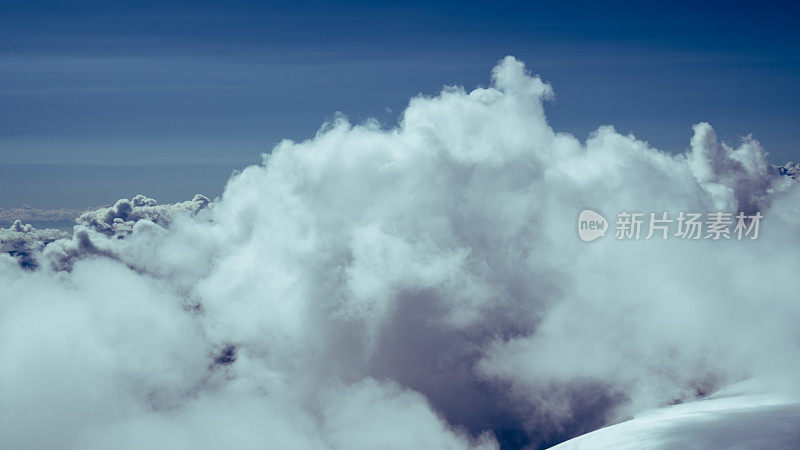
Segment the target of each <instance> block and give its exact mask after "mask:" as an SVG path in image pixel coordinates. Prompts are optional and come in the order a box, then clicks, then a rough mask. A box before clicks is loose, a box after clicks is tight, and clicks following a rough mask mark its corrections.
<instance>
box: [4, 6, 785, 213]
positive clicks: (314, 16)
mask: <svg viewBox="0 0 800 450" xmlns="http://www.w3.org/2000/svg"><path fill="white" fill-rule="evenodd" d="M797 13H798V8H797V7H796V6H792V5H790V4H779V3H770V2H755V3H741V2H729V3H726V4H725V5H719V6H712V5H698V4H695V3H689V2H663V3H653V4H648V5H642V4H639V3H634V2H631V3H617V4H614V5H609V4H606V3H599V2H586V3H581V2H541V3H539V2H519V3H503V2H492V3H479V2H469V1H467V2H438V3H435V4H430V3H428V2H403V3H383V2H335V3H334V2H246V1H234V2H205V1H199V2H175V1H168V2H150V1H145V2H106V1H96V2H86V1H84V2H60V1H48V2H30V1H26V2H15V1H6V2H3V3H2V4H0V208H14V207H20V206H22V205H24V204H27V205H31V206H32V207H35V208H43V209H48V208H85V207H90V206H97V205H103V204H111V203H113V202H114V201H115V200H116V199H118V198H121V197H128V198H130V197H132V196H134V195H136V194H140V193H141V194H145V195H148V196H149V197H153V198H156V199H158V200H159V201H162V202H174V201H180V200H188V199H191V198H192V196H193V195H194V194H195V193H202V194H205V195H207V196H209V197H212V198H213V197H214V196H217V195H219V194H220V193H221V192H222V189H223V187H224V185H225V182H226V180H227V179H228V178H229V177H230V175H231V174H232V173H233V172H234V171H236V170H240V169H243V168H244V167H246V166H248V165H251V164H254V163H258V162H260V161H261V154H263V153H266V152H269V151H271V149H272V148H273V147H274V146H275V145H276V144H277V143H279V142H280V141H281V140H282V139H287V138H288V139H293V140H305V139H309V138H312V137H313V136H314V134H315V132H316V131H317V130H318V129H319V128H320V126H321V125H322V124H323V123H324V122H325V121H328V120H331V119H333V118H334V117H336V114H338V113H341V114H344V115H345V116H347V117H348V118H349V119H350V120H351V121H353V122H355V123H360V122H363V121H364V120H366V119H368V118H375V119H377V120H378V121H379V122H380V123H381V124H382V126H384V127H386V128H391V127H393V126H395V125H396V123H397V120H398V119H399V118H400V115H401V114H402V112H403V110H404V109H405V107H406V105H407V104H408V101H409V99H410V98H411V97H413V96H416V95H419V94H423V95H427V96H433V95H436V94H438V92H439V91H440V90H441V89H442V87H443V86H445V85H460V86H464V87H465V88H466V89H468V90H470V89H473V88H475V87H477V86H485V85H487V84H488V83H489V71H490V69H491V67H493V66H494V65H495V64H496V63H497V61H498V60H500V59H501V58H503V57H504V56H506V55H514V56H515V57H517V58H518V59H520V60H522V61H524V62H525V63H526V65H527V67H528V69H529V70H530V71H531V72H532V73H534V74H538V75H540V76H541V77H542V79H543V80H544V81H546V82H548V83H550V84H551V85H552V86H553V88H554V91H555V97H554V98H553V99H552V100H551V101H549V102H548V103H547V104H546V114H547V118H548V121H549V123H550V125H551V126H552V127H553V128H554V129H555V130H556V131H563V132H569V133H572V134H574V135H575V136H576V137H577V138H578V139H581V140H584V139H586V138H587V137H588V136H589V135H590V133H592V132H593V131H594V130H596V129H597V128H598V126H601V125H606V124H612V125H614V126H615V128H616V129H617V131H619V132H621V133H625V134H627V133H633V134H634V135H635V136H636V137H637V138H638V139H641V140H644V141H647V142H648V143H649V144H650V145H652V146H654V147H656V148H658V149H661V150H665V151H668V152H672V153H680V152H683V151H685V150H686V149H687V148H688V146H689V139H690V137H691V134H692V129H691V127H692V125H693V124H695V123H698V122H701V121H707V122H710V123H711V124H712V126H714V129H715V130H716V132H717V133H718V135H719V136H720V138H721V139H722V140H723V141H726V142H730V143H731V144H736V143H738V142H739V141H740V139H741V138H742V136H745V135H748V134H752V135H753V136H754V137H755V138H756V139H758V140H759V141H760V142H761V143H762V145H763V146H764V147H765V148H766V150H767V151H768V152H769V153H770V157H769V160H770V162H771V163H773V164H783V163H784V162H786V161H791V160H797V159H799V158H800V154H798V151H797V145H796V142H797V141H798V140H799V139H798V138H800V129H798V127H797V126H796V124H797V123H798V119H799V118H800V84H799V83H798V81H800V76H798V73H799V72H798V69H799V68H800V53H799V51H798V48H800V46H798V44H800V42H799V41H800V32H798V30H797V27H796V22H797V17H798V14H797Z"/></svg>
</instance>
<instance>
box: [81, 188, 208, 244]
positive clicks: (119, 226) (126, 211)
mask: <svg viewBox="0 0 800 450" xmlns="http://www.w3.org/2000/svg"><path fill="white" fill-rule="evenodd" d="M210 205H211V201H210V200H209V199H208V197H206V196H204V195H200V194H197V195H195V196H194V198H193V199H192V200H189V201H186V202H180V203H168V204H166V205H159V204H158V202H157V201H156V200H154V199H152V198H149V197H146V196H144V195H141V194H140V195H137V196H135V197H133V198H132V199H130V200H128V199H125V198H123V199H120V200H118V201H117V202H116V203H115V204H114V206H112V207H109V208H99V209H95V210H92V211H87V212H84V213H83V214H81V215H80V216H79V217H78V218H77V223H78V224H80V225H84V226H85V227H87V228H89V229H92V230H95V231H97V232H100V233H103V234H105V235H108V236H117V237H120V236H125V235H127V234H130V233H131V232H132V231H133V225H134V224H135V223H136V222H138V221H139V220H148V221H150V222H153V223H155V224H157V225H161V226H166V225H169V223H170V222H171V221H172V217H173V216H174V215H175V214H178V213H189V214H193V215H194V214H197V213H198V212H200V211H202V210H204V209H205V208H207V207H209V206H210Z"/></svg>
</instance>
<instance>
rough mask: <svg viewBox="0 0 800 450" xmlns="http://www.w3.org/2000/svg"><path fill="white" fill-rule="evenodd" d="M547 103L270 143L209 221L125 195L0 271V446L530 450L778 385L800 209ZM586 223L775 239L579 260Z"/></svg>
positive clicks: (722, 159)
mask: <svg viewBox="0 0 800 450" xmlns="http://www.w3.org/2000/svg"><path fill="white" fill-rule="evenodd" d="M552 96H553V90H552V89H551V87H550V86H549V85H548V84H546V83H544V82H542V81H541V80H540V79H539V78H538V77H535V76H531V75H530V74H528V73H527V72H526V70H525V68H524V66H523V64H522V63H521V62H519V61H517V60H515V59H513V58H510V57H508V58H506V59H504V60H502V61H501V62H500V63H499V64H498V65H497V67H495V68H494V70H493V72H492V82H491V85H490V86H489V87H486V88H478V89H475V90H472V91H466V90H464V89H463V88H460V87H448V88H445V89H444V90H443V91H442V92H441V94H439V95H438V96H436V97H432V98H428V97H416V98H413V99H412V100H411V102H410V103H409V106H408V108H407V109H406V111H405V112H404V114H403V118H402V120H401V122H400V123H399V125H398V126H397V127H395V128H392V129H382V128H381V127H380V126H379V125H378V124H377V123H375V122H372V121H367V122H366V123H364V124H360V125H353V124H351V123H349V122H348V121H347V120H346V119H344V118H342V117H339V118H337V119H335V120H334V121H332V122H331V123H328V124H325V126H323V127H322V128H321V129H320V131H319V132H318V133H317V135H316V136H315V137H314V138H312V139H309V140H307V141H304V142H292V141H284V142H282V143H281V144H279V145H278V146H276V148H275V149H274V150H273V151H272V152H271V153H270V154H269V155H267V156H265V159H264V163H263V164H262V165H259V166H252V167H248V168H246V169H245V170H243V171H242V172H241V173H239V174H237V175H235V176H234V177H232V178H231V179H230V181H229V182H228V185H227V186H226V188H225V191H224V193H223V195H222V196H221V198H219V199H217V200H215V202H214V203H213V207H208V205H209V201H208V199H206V198H205V197H195V199H194V200H192V201H190V202H186V203H184V204H178V205H163V206H159V205H156V204H155V202H154V201H152V200H151V199H147V198H146V197H135V198H134V199H133V200H130V201H129V200H123V201H120V202H118V203H117V204H116V205H115V206H114V207H112V208H108V209H103V210H97V211H94V212H89V213H86V214H84V215H82V216H81V218H80V219H79V224H78V225H77V226H76V228H75V233H74V235H73V236H72V238H70V239H63V240H59V241H56V242H54V243H51V244H49V245H47V246H46V247H45V248H44V250H43V252H42V254H41V255H39V256H38V258H39V260H40V261H41V264H40V265H41V268H40V270H37V271H23V270H21V269H20V268H19V267H18V264H16V263H15V261H14V260H13V259H12V258H10V257H6V256H5V255H2V258H0V283H2V286H4V287H3V289H2V293H0V295H2V297H0V359H2V360H3V361H13V364H5V365H3V366H2V368H0V404H1V405H3V407H2V409H0V414H2V416H0V436H2V437H3V440H4V441H5V442H8V443H10V444H11V446H12V447H14V448H43V447H55V446H58V447H69V448H107V447H109V446H114V447H116V448H119V447H126V446H127V447H128V448H152V447H169V448H218V447H220V446H223V445H224V446H233V447H236V448H263V447H264V446H272V447H277V448H334V449H339V448H341V449H344V448H348V449H350V448H375V447H381V448H432V449H433V448H437V449H438V448H454V449H455V448H495V447H497V446H499V445H502V446H505V447H508V448H518V447H521V446H523V445H531V446H532V447H538V446H543V445H547V444H553V443H557V442H560V441H562V440H564V439H567V438H569V437H572V436H575V435H576V434H579V433H582V432H585V431H590V430H592V429H595V428H597V427H599V426H602V425H604V424H606V423H609V422H612V421H616V420H619V419H621V418H625V417H628V416H630V415H631V414H633V413H635V412H637V411H640V410H643V409H646V408H650V407H653V406H658V405H663V404H668V403H673V402H677V401H683V400H687V399H691V398H694V397H696V396H698V395H702V394H705V393H709V392H712V391H714V390H716V389H718V388H720V387H722V386H725V385H727V384H729V383H733V382H736V381H739V380H742V379H746V378H751V377H758V378H761V379H769V380H773V381H772V383H774V384H775V385H778V384H780V380H787V379H792V377H795V378H796V376H797V373H798V363H799V362H800V359H799V358H798V356H799V355H798V350H800V349H799V348H798V337H800V336H798V332H797V328H796V323H797V319H798V318H800V307H798V306H797V305H798V303H797V301H796V300H797V299H796V293H797V292H800V290H798V287H800V286H798V285H799V284H800V281H799V279H798V277H797V276H796V274H797V273H798V269H800V260H798V257H797V254H796V252H792V251H791V250H789V249H792V248H794V246H795V245H796V243H797V242H798V239H800V214H798V212H797V211H798V209H797V207H796V205H797V204H798V201H800V185H798V184H797V183H796V182H795V181H794V180H792V179H790V178H789V177H784V176H780V175H779V174H778V171H776V170H774V168H771V167H770V166H769V165H768V164H767V162H766V154H765V152H764V150H763V149H762V148H761V146H760V145H759V144H758V142H756V141H754V140H753V139H749V138H748V139H745V140H743V141H742V142H741V143H740V144H738V145H736V146H732V145H728V144H725V143H722V142H720V141H719V140H718V139H717V137H716V135H715V134H714V131H713V129H712V128H711V126H710V125H708V124H704V123H701V124H698V125H696V126H695V128H694V136H693V137H692V138H691V142H690V145H691V146H690V148H689V149H688V150H687V152H686V154H684V155H670V154H667V153H664V152H661V151H658V150H657V149H653V148H651V147H649V146H648V145H647V144H646V143H645V142H642V141H640V140H637V139H636V138H635V137H634V136H630V135H627V136H626V135H621V134H619V133H617V132H616V131H615V130H614V129H613V127H611V126H603V127H600V128H599V129H598V130H597V131H596V132H595V133H594V134H592V136H590V137H589V139H588V140H587V141H586V142H580V141H579V140H577V139H576V138H575V137H573V136H572V135H569V134H566V133H560V132H556V131H554V130H553V129H551V128H550V127H549V126H548V124H547V120H546V116H545V113H544V107H543V102H544V101H546V100H547V99H549V98H550V97H552ZM586 207H591V208H592V209H594V210H596V211H598V212H601V213H603V214H605V215H606V217H613V216H614V215H615V214H616V213H617V212H618V211H621V210H628V211H659V212H660V211H670V212H674V213H677V212H678V211H697V212H706V211H728V212H735V211H739V210H742V211H748V212H752V211H756V210H758V211H761V212H762V214H764V216H765V218H764V220H763V230H762V234H761V237H760V238H759V239H758V240H755V241H735V240H734V241H704V240H701V241H692V242H684V241H676V240H669V241H660V240H650V241H637V242H624V241H616V240H614V239H613V238H612V237H606V238H605V239H601V240H598V241H596V242H593V243H591V244H586V243H583V242H581V241H580V240H579V239H578V238H577V235H576V231H575V226H576V224H575V220H576V218H577V215H578V212H579V211H580V210H581V209H583V208H586ZM786 395H790V394H789V393H787V394H786ZM42 427H46V428H47V430H48V432H47V433H42V432H40V430H41V428H42Z"/></svg>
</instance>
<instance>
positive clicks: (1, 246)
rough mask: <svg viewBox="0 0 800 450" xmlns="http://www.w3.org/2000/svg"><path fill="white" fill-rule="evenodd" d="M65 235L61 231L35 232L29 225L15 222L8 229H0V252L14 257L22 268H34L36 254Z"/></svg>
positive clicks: (44, 230) (65, 235) (45, 230)
mask: <svg viewBox="0 0 800 450" xmlns="http://www.w3.org/2000/svg"><path fill="white" fill-rule="evenodd" d="M65 237H67V233H66V232H64V231H61V230H53V229H43V230H37V229H36V228H34V227H33V226H31V225H30V224H26V225H23V224H22V222H21V221H19V220H16V221H14V223H13V224H12V225H11V226H10V227H8V228H0V252H3V253H10V254H12V255H13V256H15V257H16V258H17V259H18V261H19V263H20V265H21V266H22V267H27V268H34V267H36V259H35V257H36V254H38V253H39V252H41V251H42V249H44V246H45V245H47V244H49V243H51V242H53V241H55V240H57V239H61V238H65Z"/></svg>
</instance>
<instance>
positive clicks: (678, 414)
mask: <svg viewBox="0 0 800 450" xmlns="http://www.w3.org/2000/svg"><path fill="white" fill-rule="evenodd" d="M753 390H754V389H753V388H752V386H750V385H737V386H734V387H731V388H729V389H727V390H725V391H722V392H720V393H718V394H716V395H713V396H710V397H708V398H705V399H703V400H698V401H694V402H690V403H683V404H679V405H674V406H669V407H665V408H661V409H657V410H654V411H650V412H647V413H643V414H641V415H638V416H637V417H635V418H633V419H631V420H628V421H625V422H621V423H618V424H615V425H611V426H608V427H605V428H601V429H599V430H596V431H593V432H591V433H587V434H584V435H582V436H578V437H576V438H574V439H570V440H569V441H566V442H563V443H561V444H559V445H556V446H555V447H553V449H557V450H569V449H796V448H800V401H798V399H797V398H794V397H792V396H787V395H779V394H764V393H755V392H753Z"/></svg>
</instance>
